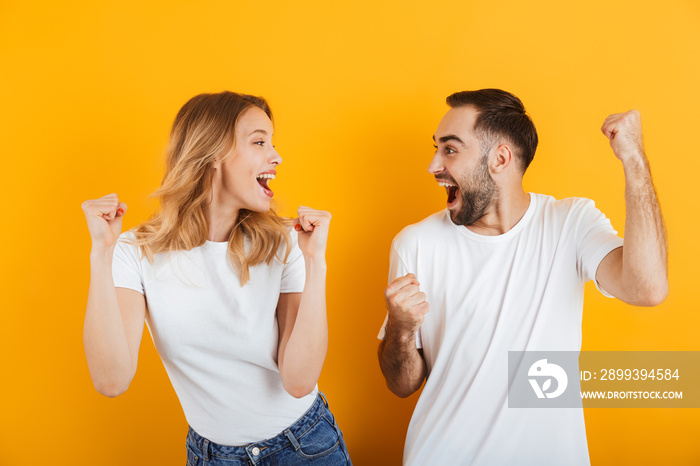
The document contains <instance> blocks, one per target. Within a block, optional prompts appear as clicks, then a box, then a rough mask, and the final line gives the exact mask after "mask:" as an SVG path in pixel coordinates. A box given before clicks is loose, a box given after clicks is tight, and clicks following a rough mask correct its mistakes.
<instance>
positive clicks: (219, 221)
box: [83, 92, 351, 466]
mask: <svg viewBox="0 0 700 466" xmlns="http://www.w3.org/2000/svg"><path fill="white" fill-rule="evenodd" d="M271 118H272V113H271V111H270V108H269V106H268V104H267V102H265V100H264V99H262V98H259V97H253V96H249V95H242V94H237V93H233V92H222V93H219V94H201V95H198V96H196V97H194V98H192V99H191V100H190V101H189V102H187V103H186V104H185V105H184V106H183V107H182V109H181V110H180V112H179V113H178V115H177V117H176V118H175V122H174V124H173V127H172V132H171V135H170V143H169V146H168V148H167V168H166V173H165V176H164V178H163V183H162V186H161V187H160V189H159V190H158V191H156V193H155V194H156V195H157V196H158V198H159V199H160V210H159V211H158V212H157V213H156V214H155V215H153V216H152V217H151V218H150V219H149V220H148V221H146V222H145V223H143V224H141V225H140V226H138V227H137V228H135V229H134V230H131V231H128V232H125V233H122V232H121V229H122V218H123V216H124V215H125V214H126V210H127V206H126V204H125V203H123V202H121V201H120V199H119V198H118V196H117V195H116V194H110V195H108V196H104V197H102V198H100V199H96V200H90V201H86V202H84V203H83V210H84V212H85V216H86V218H87V223H88V229H89V231H90V236H91V239H92V250H91V253H90V265H91V270H90V289H89V292H88V302H87V310H86V314H85V328H84V345H85V353H86V356H87V362H88V368H89V370H90V376H91V378H92V381H93V383H94V385H95V388H96V389H97V390H98V391H99V392H100V393H102V394H104V395H106V396H110V397H113V396H118V395H120V394H121V393H123V392H124V391H125V390H126V389H127V388H128V386H129V384H130V382H131V380H132V378H133V377H134V373H135V371H136V365H137V359H138V351H139V346H140V343H141V337H142V334H143V324H144V320H145V321H146V322H147V324H148V326H149V329H150V331H151V334H152V335H153V339H154V342H155V345H156V348H157V349H158V352H159V354H160V356H161V358H162V360H163V364H164V365H165V368H166V370H167V372H168V375H169V377H170V380H171V382H172V384H173V387H174V388H175V391H176V393H177V395H178V398H179V399H180V402H181V404H182V408H183V410H184V413H185V417H186V418H187V421H188V423H189V425H190V429H189V432H188V435H187V443H186V447H187V464H188V465H192V466H199V465H226V466H232V465H237V464H241V465H243V464H245V465H248V464H255V465H267V464H285V465H286V464H289V465H293V464H318V465H321V464H323V465H336V464H338V465H340V464H343V465H345V464H351V462H350V457H349V455H348V452H347V449H346V447H345V443H344V441H343V436H342V433H341V431H340V429H339V428H338V425H337V423H336V422H335V419H334V417H333V415H332V414H331V412H330V411H329V409H328V402H327V401H326V399H325V397H324V396H323V394H321V393H320V392H319V391H318V388H317V381H318V378H319V375H320V374H321V368H322V367H323V361H324V359H325V356H326V349H327V343H328V330H327V322H326V299H325V280H326V263H325V250H326V240H327V237H328V228H329V223H330V220H331V215H330V214H329V213H328V212H323V211H317V210H313V209H310V208H307V207H300V208H299V210H298V215H299V216H298V218H296V219H294V220H289V219H283V218H280V217H278V216H277V214H276V213H275V212H274V211H273V210H271V206H270V203H271V200H272V196H273V193H272V190H271V189H270V186H269V182H270V180H271V179H274V178H275V174H276V168H277V166H278V165H279V164H280V163H281V162H282V159H281V157H280V156H279V154H278V153H277V152H276V150H275V148H274V146H273V145H272V142H271V139H272V131H273V126H272V120H271Z"/></svg>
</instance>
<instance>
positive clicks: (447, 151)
mask: <svg viewBox="0 0 700 466" xmlns="http://www.w3.org/2000/svg"><path fill="white" fill-rule="evenodd" d="M445 153H446V154H454V153H455V150H454V149H453V148H451V147H445Z"/></svg>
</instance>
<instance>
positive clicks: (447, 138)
mask: <svg viewBox="0 0 700 466" xmlns="http://www.w3.org/2000/svg"><path fill="white" fill-rule="evenodd" d="M434 140H435V136H433V141H434ZM448 141H457V142H458V143H460V144H462V145H463V146H466V144H464V141H462V140H461V139H460V138H459V137H457V136H455V135H454V134H448V135H447V136H443V137H441V138H440V142H443V143H444V142H448Z"/></svg>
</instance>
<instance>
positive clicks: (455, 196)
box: [379, 89, 668, 466]
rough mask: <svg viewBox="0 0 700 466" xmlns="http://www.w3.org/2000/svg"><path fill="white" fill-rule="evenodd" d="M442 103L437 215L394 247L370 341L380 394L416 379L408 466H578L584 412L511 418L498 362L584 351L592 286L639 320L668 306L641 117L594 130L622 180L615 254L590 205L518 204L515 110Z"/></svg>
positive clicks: (533, 142)
mask: <svg viewBox="0 0 700 466" xmlns="http://www.w3.org/2000/svg"><path fill="white" fill-rule="evenodd" d="M447 104H448V105H449V106H450V107H451V108H450V110H449V111H448V112H447V113H446V114H445V116H444V117H443V118H442V120H441V121H440V124H439V125H438V128H437V131H436V132H435V135H434V136H433V139H434V141H435V144H436V146H435V148H436V152H435V156H434V157H433V159H432V161H431V162H430V165H429V167H428V171H429V172H430V173H431V174H433V175H434V176H435V180H436V181H437V183H438V184H440V185H441V186H444V187H445V189H446V192H447V209H445V210H443V211H441V212H438V213H436V214H433V215H431V216H430V217H428V218H426V219H424V220H423V221H421V222H419V223H417V224H415V225H411V226H408V227H406V228H405V229H404V230H403V231H401V233H399V234H398V235H397V236H396V238H395V239H394V242H393V244H392V248H391V265H390V280H389V282H390V284H389V286H388V287H387V288H386V290H385V297H386V302H387V318H386V320H385V322H384V326H383V327H382V329H381V331H380V334H379V338H380V339H382V341H381V343H380V345H379V363H380V367H381V370H382V373H383V374H384V377H385V378H386V383H387V386H388V387H389V389H390V390H391V391H392V392H394V393H395V394H396V395H398V396H400V397H406V396H409V395H410V394H412V393H414V392H415V391H416V390H418V389H419V388H420V387H421V385H422V384H423V381H425V387H424V388H423V391H422V393H421V396H420V398H419V400H418V403H417V405H416V408H415V411H414V413H413V417H412V419H411V422H410V425H409V428H408V433H407V436H406V445H405V449H404V464H406V465H416V466H425V465H473V464H479V465H489V466H492V465H514V464H517V465H531V464H532V465H538V466H542V465H549V464H551V465H563V464H566V465H569V466H571V465H588V464H590V459H589V455H588V446H587V442H586V431H585V424H584V418H583V409H582V408H581V407H579V408H573V409H571V408H552V409H542V408H539V409H538V408H509V407H508V401H507V395H508V351H526V350H527V351H580V349H581V318H582V313H583V294H584V284H585V282H587V281H588V280H594V281H595V285H596V287H597V288H598V290H600V291H601V292H602V293H603V294H604V295H606V296H609V297H616V298H618V299H620V300H622V301H624V302H626V303H629V304H632V305H636V306H655V305H657V304H659V303H661V302H662V301H663V300H664V299H665V298H666V296H667V294H668V280H667V259H666V233H665V227H664V222H663V218H662V216H661V210H660V208H659V204H658V201H657V198H656V193H655V191H654V186H653V184H652V180H651V173H650V171H649V165H648V162H647V158H646V155H645V154H644V149H643V142H642V129H641V119H640V115H639V112H637V111H636V110H632V111H629V112H626V113H622V114H613V115H610V116H609V117H608V118H607V119H606V120H605V122H604V124H603V127H602V131H603V133H604V134H605V136H607V137H608V139H609V140H610V146H611V147H612V150H613V152H614V154H615V156H616V157H617V158H618V159H619V160H620V161H621V162H622V166H623V169H624V173H625V203H626V223H625V240H624V246H623V241H622V239H621V238H620V237H619V236H617V232H616V231H615V230H613V228H612V225H611V224H610V221H609V220H608V219H607V218H606V217H605V215H603V214H602V213H601V212H600V211H599V210H598V209H597V208H596V207H595V204H594V203H593V201H591V200H589V199H583V198H568V199H561V200H557V199H555V198H553V197H551V196H547V195H543V194H535V193H528V192H525V190H524V189H523V186H522V179H523V174H524V173H525V170H526V169H527V167H528V166H529V165H530V162H531V161H532V159H533V157H534V155H535V150H536V148H537V141H538V138H537V132H536V130H535V126H534V124H533V123H532V120H531V119H530V117H529V116H528V115H527V113H526V112H525V108H524V106H523V104H522V102H521V101H520V99H518V98H517V97H515V96H514V95H512V94H510V93H508V92H505V91H502V90H499V89H482V90H478V91H465V92H458V93H455V94H452V95H451V96H449V97H448V98H447ZM575 382H576V384H575V385H578V382H577V381H575Z"/></svg>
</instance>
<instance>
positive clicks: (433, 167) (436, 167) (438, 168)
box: [428, 154, 445, 175]
mask: <svg viewBox="0 0 700 466" xmlns="http://www.w3.org/2000/svg"><path fill="white" fill-rule="evenodd" d="M443 171H445V167H444V165H443V164H442V160H441V159H440V154H435V155H434V156H433V160H431V161H430V164H429V165H428V172H430V174H431V175H437V174H438V173H442V172H443Z"/></svg>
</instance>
